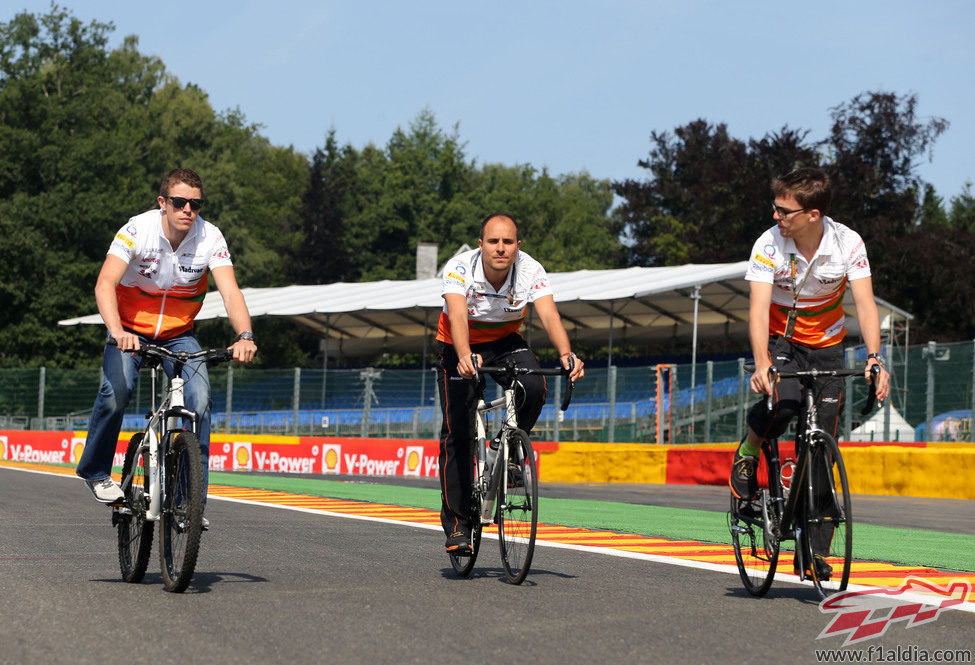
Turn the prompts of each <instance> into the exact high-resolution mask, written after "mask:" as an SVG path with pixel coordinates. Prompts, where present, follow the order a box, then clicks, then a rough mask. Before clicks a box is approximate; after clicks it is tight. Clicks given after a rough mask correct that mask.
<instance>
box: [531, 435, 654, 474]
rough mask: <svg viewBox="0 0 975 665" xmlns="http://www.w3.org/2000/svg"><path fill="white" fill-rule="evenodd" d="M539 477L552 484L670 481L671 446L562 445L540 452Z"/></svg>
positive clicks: (626, 444)
mask: <svg viewBox="0 0 975 665" xmlns="http://www.w3.org/2000/svg"><path fill="white" fill-rule="evenodd" d="M539 455H540V461H539V470H538V476H539V478H540V479H541V480H544V481H546V482H552V483H649V484H662V483H665V482H667V447H666V446H655V445H650V444H641V443H560V444H559V447H558V450H552V451H542V452H541V453H539Z"/></svg>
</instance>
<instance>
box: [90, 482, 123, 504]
mask: <svg viewBox="0 0 975 665" xmlns="http://www.w3.org/2000/svg"><path fill="white" fill-rule="evenodd" d="M85 484H86V485H88V489H90V490H91V493H92V494H94V495H95V499H96V500H98V501H99V502H101V503H115V502H116V501H121V500H122V499H124V498H125V493H124V492H123V491H122V488H121V487H119V486H118V484H117V483H116V482H115V481H114V480H112V479H111V478H104V479H102V480H86V481H85Z"/></svg>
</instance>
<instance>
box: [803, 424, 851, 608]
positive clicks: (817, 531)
mask: <svg viewBox="0 0 975 665" xmlns="http://www.w3.org/2000/svg"><path fill="white" fill-rule="evenodd" d="M811 437H812V438H813V441H811V443H812V444H813V445H812V451H813V452H812V457H811V461H812V465H813V468H812V478H813V479H814V481H816V482H819V483H823V482H824V481H825V485H826V487H825V488H816V489H814V491H813V492H812V493H811V494H812V496H811V498H810V501H809V502H808V503H809V504H811V505H809V506H808V508H807V511H806V515H805V527H806V528H805V532H806V547H807V554H808V555H809V561H814V556H815V555H817V554H823V555H824V556H825V560H826V563H827V564H829V566H830V567H831V569H832V570H831V571H830V572H829V574H827V575H823V574H822V571H820V570H819V569H818V566H816V565H811V566H810V577H811V578H812V582H813V585H814V586H815V587H816V591H817V592H818V593H819V596H820V597H821V598H826V597H827V596H829V595H830V594H832V593H836V592H838V591H845V590H846V587H847V584H848V583H849V581H850V563H851V560H852V558H853V512H852V502H851V499H850V486H849V483H848V481H847V477H846V465H845V464H844V463H843V455H842V453H840V447H839V445H837V443H836V439H834V438H833V437H832V436H830V435H829V434H826V433H825V432H813V433H812V434H811ZM825 470H828V472H825ZM824 541H826V543H827V544H825V545H824V544H823V543H824ZM824 549H825V551H819V552H817V550H824ZM837 567H839V570H837ZM837 573H838V574H837Z"/></svg>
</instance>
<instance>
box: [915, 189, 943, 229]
mask: <svg viewBox="0 0 975 665" xmlns="http://www.w3.org/2000/svg"><path fill="white" fill-rule="evenodd" d="M949 224H950V222H949V220H948V213H946V212H945V207H944V199H943V198H941V197H940V196H938V193H937V192H936V191H935V190H934V186H933V185H925V187H924V198H923V199H922V200H921V221H920V226H921V228H925V229H930V228H947V227H948V226H949Z"/></svg>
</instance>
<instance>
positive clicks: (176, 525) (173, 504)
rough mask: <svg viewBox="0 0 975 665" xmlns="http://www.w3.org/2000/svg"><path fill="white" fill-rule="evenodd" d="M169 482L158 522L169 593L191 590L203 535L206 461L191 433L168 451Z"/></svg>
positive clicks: (173, 441)
mask: <svg viewBox="0 0 975 665" xmlns="http://www.w3.org/2000/svg"><path fill="white" fill-rule="evenodd" d="M165 465H166V482H165V490H166V491H165V493H164V494H163V508H162V515H161V516H160V519H159V558H160V563H161V565H162V577H163V584H164V585H165V587H166V590H167V591H174V592H177V593H179V592H182V591H185V590H186V587H187V586H189V584H190V580H191V579H192V577H193V570H194V569H195V568H196V557H197V554H198V553H199V551H200V535H201V534H202V532H203V499H204V497H203V460H202V457H201V455H200V444H199V442H198V441H197V438H196V435H195V434H193V433H192V432H179V433H177V434H176V435H175V436H173V437H172V439H171V440H170V445H169V447H168V449H167V450H166V457H165Z"/></svg>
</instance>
